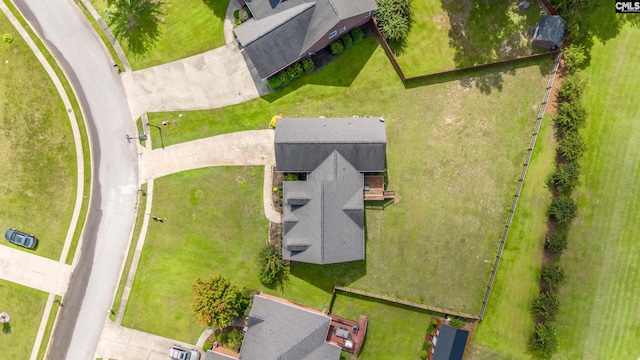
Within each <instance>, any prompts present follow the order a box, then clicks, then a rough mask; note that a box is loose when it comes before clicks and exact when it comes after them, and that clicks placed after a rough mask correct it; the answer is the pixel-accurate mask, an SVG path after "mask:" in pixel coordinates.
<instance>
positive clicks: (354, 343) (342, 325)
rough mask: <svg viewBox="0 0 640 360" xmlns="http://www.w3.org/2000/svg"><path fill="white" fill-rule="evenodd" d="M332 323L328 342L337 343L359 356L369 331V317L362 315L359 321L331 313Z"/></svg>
mask: <svg viewBox="0 0 640 360" xmlns="http://www.w3.org/2000/svg"><path fill="white" fill-rule="evenodd" d="M329 316H331V325H330V326H329V332H328V333H327V342H329V343H332V344H336V345H338V346H340V347H341V348H343V349H344V350H345V351H348V352H350V353H353V354H355V355H356V356H358V353H359V352H360V348H362V343H363V342H364V337H365V335H366V333H367V322H368V320H367V317H366V316H364V315H360V318H359V319H358V322H355V321H353V320H349V319H345V318H341V317H339V316H335V315H331V314H329Z"/></svg>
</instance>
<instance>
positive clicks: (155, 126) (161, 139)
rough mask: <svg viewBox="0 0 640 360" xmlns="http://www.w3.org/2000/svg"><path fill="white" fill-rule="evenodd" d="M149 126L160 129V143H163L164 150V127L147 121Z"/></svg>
mask: <svg viewBox="0 0 640 360" xmlns="http://www.w3.org/2000/svg"><path fill="white" fill-rule="evenodd" d="M147 126H153V127H154V128H156V129H158V130H160V143H161V144H162V150H164V139H163V138H162V128H161V127H160V126H158V125H153V124H150V123H147Z"/></svg>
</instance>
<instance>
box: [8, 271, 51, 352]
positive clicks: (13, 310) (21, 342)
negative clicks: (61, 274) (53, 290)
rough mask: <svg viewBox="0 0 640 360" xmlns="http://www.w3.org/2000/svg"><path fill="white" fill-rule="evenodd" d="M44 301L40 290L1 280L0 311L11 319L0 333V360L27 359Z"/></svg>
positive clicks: (45, 299)
mask: <svg viewBox="0 0 640 360" xmlns="http://www.w3.org/2000/svg"><path fill="white" fill-rule="evenodd" d="M46 301H47V294H46V293H44V292H42V291H39V290H34V289H30V288H27V287H23V286H20V285H17V284H14V283H12V282H8V281H4V280H0V311H4V312H6V313H7V314H9V316H10V317H11V320H10V321H9V323H8V324H9V326H8V327H6V328H3V329H2V332H0V346H2V356H1V357H2V358H3V359H28V358H29V355H31V351H32V350H33V343H34V342H35V340H36V333H37V332H38V325H40V319H41V318H42V311H43V309H44V305H45V303H46ZM0 327H2V326H0ZM5 329H6V330H5Z"/></svg>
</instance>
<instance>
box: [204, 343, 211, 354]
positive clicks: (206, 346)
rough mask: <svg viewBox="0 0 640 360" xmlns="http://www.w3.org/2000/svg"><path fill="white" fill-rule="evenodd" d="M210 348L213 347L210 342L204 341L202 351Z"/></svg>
mask: <svg viewBox="0 0 640 360" xmlns="http://www.w3.org/2000/svg"><path fill="white" fill-rule="evenodd" d="M212 348H213V344H211V343H210V342H205V343H204V345H202V351H204V352H207V351H209V350H211V349H212Z"/></svg>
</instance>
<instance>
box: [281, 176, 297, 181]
mask: <svg viewBox="0 0 640 360" xmlns="http://www.w3.org/2000/svg"><path fill="white" fill-rule="evenodd" d="M284 181H298V174H284Z"/></svg>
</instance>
